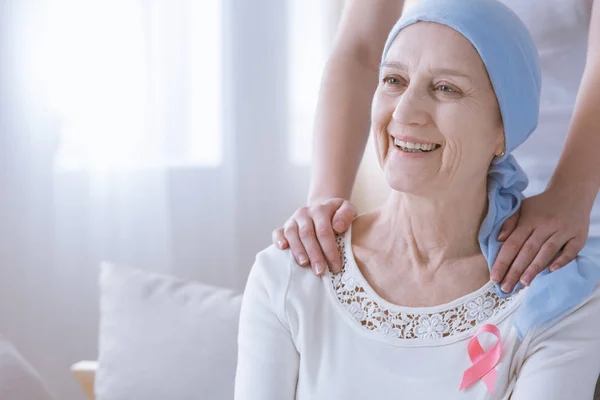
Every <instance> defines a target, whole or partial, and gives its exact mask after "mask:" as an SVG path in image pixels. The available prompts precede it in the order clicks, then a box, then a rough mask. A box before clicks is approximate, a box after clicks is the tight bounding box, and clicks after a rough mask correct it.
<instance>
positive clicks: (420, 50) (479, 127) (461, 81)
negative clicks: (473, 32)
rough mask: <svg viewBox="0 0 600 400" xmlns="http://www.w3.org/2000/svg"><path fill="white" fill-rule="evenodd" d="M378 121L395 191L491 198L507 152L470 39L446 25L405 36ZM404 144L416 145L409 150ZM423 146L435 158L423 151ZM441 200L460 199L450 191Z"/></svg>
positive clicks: (386, 70) (378, 100)
mask: <svg viewBox="0 0 600 400" xmlns="http://www.w3.org/2000/svg"><path fill="white" fill-rule="evenodd" d="M432 48H436V49H437V51H435V52H430V51H429V50H428V49H432ZM371 120H372V131H373V137H374V140H375V144H376V148H377V156H378V159H379V163H380V165H381V166H382V167H383V170H384V173H385V176H386V178H387V182H388V184H389V186H390V188H392V189H394V190H399V191H403V192H410V193H412V192H413V191H421V190H431V188H432V187H435V188H436V190H440V189H441V188H446V189H447V190H451V189H452V188H455V187H468V188H469V190H470V191H471V190H472V193H484V192H485V186H486V183H487V169H488V166H489V165H490V162H491V160H492V158H493V156H494V155H499V154H501V153H502V152H503V151H504V134H503V129H504V127H503V125H502V117H501V114H500V109H499V107H498V101H497V99H496V95H495V93H494V89H493V88H492V85H491V84H490V80H489V77H488V74H487V71H486V68H485V65H484V64H483V62H482V60H481V58H480V57H479V55H478V53H477V50H476V49H475V47H473V45H472V44H471V43H470V42H469V41H468V40H467V39H466V38H465V37H464V36H463V35H461V34H460V33H458V32H457V31H455V30H454V29H452V28H449V27H447V26H443V25H440V24H435V23H430V22H423V23H419V24H416V25H412V26H409V27H407V28H405V29H403V30H402V31H401V32H400V34H399V35H398V37H397V38H396V40H395V41H394V42H393V44H392V46H391V47H390V49H389V51H388V53H387V58H386V60H385V62H383V63H382V66H381V69H380V83H379V87H378V90H377V91H376V93H375V96H374V98H373V107H372V116H371ZM473 132H478V134H477V135H473ZM396 141H402V142H408V144H407V146H406V148H407V150H404V149H403V147H402V145H401V146H400V147H399V146H397V145H396V143H395V142H396ZM413 143H414V144H413ZM417 143H419V144H417ZM420 143H424V144H425V146H426V150H432V149H433V150H434V151H429V152H423V151H421V147H422V145H421V144H420ZM417 146H418V148H417ZM415 150H418V153H415ZM468 182H470V185H467V183H468ZM425 183H426V184H425ZM407 185H408V186H410V188H409V187H408V186H407ZM463 194H464V193H463ZM439 195H440V196H441V197H442V198H445V199H450V198H452V197H453V196H452V192H446V191H444V190H443V189H442V190H441V191H440V192H439ZM474 197H476V196H474Z"/></svg>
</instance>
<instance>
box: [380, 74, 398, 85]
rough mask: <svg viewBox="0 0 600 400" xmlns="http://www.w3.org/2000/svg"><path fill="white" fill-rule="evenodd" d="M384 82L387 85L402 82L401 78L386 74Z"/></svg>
mask: <svg viewBox="0 0 600 400" xmlns="http://www.w3.org/2000/svg"><path fill="white" fill-rule="evenodd" d="M383 83H385V84H387V85H397V84H399V83H400V79H398V78H395V77H393V76H386V77H385V78H383Z"/></svg>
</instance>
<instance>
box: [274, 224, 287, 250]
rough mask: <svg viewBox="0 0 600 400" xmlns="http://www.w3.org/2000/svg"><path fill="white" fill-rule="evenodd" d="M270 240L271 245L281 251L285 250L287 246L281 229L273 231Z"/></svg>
mask: <svg viewBox="0 0 600 400" xmlns="http://www.w3.org/2000/svg"><path fill="white" fill-rule="evenodd" d="M271 240H272V241H273V244H274V245H275V246H277V247H278V248H280V249H281V250H285V249H287V248H288V246H289V244H288V242H287V240H286V239H285V235H284V233H283V228H277V229H275V230H274V231H273V233H272V234H271Z"/></svg>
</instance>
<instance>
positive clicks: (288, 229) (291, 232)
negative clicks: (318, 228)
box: [283, 218, 308, 267]
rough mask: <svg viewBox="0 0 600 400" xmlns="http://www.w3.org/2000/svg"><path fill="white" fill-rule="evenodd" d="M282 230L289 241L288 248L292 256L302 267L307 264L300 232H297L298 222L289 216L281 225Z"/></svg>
mask: <svg viewBox="0 0 600 400" xmlns="http://www.w3.org/2000/svg"><path fill="white" fill-rule="evenodd" d="M283 232H284V234H285V238H286V239H287V242H288V243H289V246H290V250H291V251H292V254H293V256H294V259H295V260H296V262H297V263H298V265H301V266H303V267H306V266H307V265H308V256H307V253H306V249H305V248H304V245H303V244H302V241H301V240H300V234H299V232H298V224H297V223H296V220H295V219H293V218H290V219H289V220H288V221H287V222H286V223H285V225H284V227H283Z"/></svg>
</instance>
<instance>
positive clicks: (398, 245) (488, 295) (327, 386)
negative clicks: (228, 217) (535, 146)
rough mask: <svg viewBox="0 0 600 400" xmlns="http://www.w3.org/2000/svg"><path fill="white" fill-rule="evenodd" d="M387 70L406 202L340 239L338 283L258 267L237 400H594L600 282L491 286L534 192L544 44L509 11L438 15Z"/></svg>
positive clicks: (409, 24) (332, 276)
mask: <svg viewBox="0 0 600 400" xmlns="http://www.w3.org/2000/svg"><path fill="white" fill-rule="evenodd" d="M382 59H383V65H382V67H381V70H380V71H379V84H378V86H377V89H376V91H375V94H374V97H373V102H372V114H371V115H372V118H371V119H372V132H373V136H374V139H375V142H376V152H377V157H378V160H379V163H380V166H381V168H382V170H383V172H384V175H385V178H386V182H387V184H388V185H389V187H390V189H391V190H390V195H389V196H388V198H387V200H386V202H385V203H384V204H383V205H382V206H381V207H379V208H377V209H375V210H372V211H369V212H367V213H365V214H362V215H360V216H358V217H357V218H356V219H354V221H353V222H352V224H351V227H350V228H349V229H348V231H346V232H345V233H343V234H339V235H338V236H337V238H336V244H337V248H336V250H337V252H338V253H339V256H340V259H341V260H342V265H341V266H340V271H339V273H338V272H337V271H336V272H333V271H334V270H333V267H332V268H331V269H325V270H324V271H322V272H321V273H320V278H315V277H314V276H313V273H312V271H311V270H310V269H308V268H300V267H299V265H298V264H297V263H296V260H295V258H294V256H293V254H292V253H291V251H290V250H283V251H282V250H280V249H278V248H277V247H275V246H272V247H270V248H268V249H266V250H264V251H263V252H261V253H259V254H258V255H257V257H256V261H255V263H254V266H253V268H252V271H251V273H250V276H249V278H248V283H247V286H246V290H245V293H244V298H243V303H242V311H241V316H240V331H239V337H238V343H239V351H238V354H239V360H238V369H237V378H236V393H235V398H236V400H254V399H256V400H258V399H260V400H265V399H267V400H269V399H273V400H275V399H277V400H287V399H290V400H291V399H298V400H302V399H311V400H319V399H332V398H343V399H349V400H352V399H364V398H388V397H389V396H390V394H391V393H398V394H399V396H400V397H401V398H410V399H447V400H452V399H456V400H458V399H462V400H464V399H470V400H488V399H493V400H508V399H510V400H531V399H556V400H562V399H571V398H572V399H585V398H591V396H592V393H593V389H594V383H595V380H596V379H597V376H598V373H599V372H600V336H598V334H597V332H598V330H599V329H600V288H598V287H597V286H596V283H597V281H598V279H599V278H600V268H599V267H598V266H597V265H596V264H594V263H593V262H591V261H590V260H589V259H587V258H585V257H578V258H577V259H576V260H575V262H573V263H572V264H570V265H568V266H565V267H564V268H563V269H561V270H559V271H558V272H556V273H553V274H549V275H542V276H541V278H538V279H536V280H535V281H534V282H533V283H532V285H531V286H529V287H526V288H521V287H519V288H518V289H517V290H516V291H515V292H514V293H503V292H502V291H501V290H500V287H499V285H497V284H495V283H494V282H493V281H491V280H490V270H489V269H490V267H491V265H492V263H493V261H494V260H495V258H496V256H497V254H498V249H499V247H500V243H499V242H498V241H497V239H496V238H497V234H498V231H499V229H500V226H501V225H502V224H503V223H504V221H506V219H507V218H509V217H510V216H511V215H512V214H514V212H515V211H516V210H517V209H518V207H519V204H520V200H521V198H522V196H523V194H522V191H523V189H524V188H525V186H526V176H525V174H524V172H523V171H522V170H521V168H520V166H519V165H518V163H517V161H516V159H515V158H514V157H513V156H512V154H511V152H512V151H513V150H514V149H516V148H517V147H519V146H520V145H521V144H522V143H523V142H524V141H525V140H527V138H528V137H529V135H530V134H531V133H532V132H533V130H534V129H535V127H536V125H537V119H538V112H539V104H540V90H541V82H540V81H541V79H540V66H539V59H538V55H537V51H536V48H535V46H534V45H533V41H532V38H531V35H530V34H529V32H528V31H527V29H526V27H525V26H524V24H523V23H522V22H521V21H520V20H519V19H518V18H517V17H516V15H515V14H514V13H513V12H512V11H510V9H508V8H507V7H506V6H504V5H503V4H502V3H500V2H498V1H496V0H462V1H460V2H457V1H455V0H424V1H422V2H421V3H419V4H418V5H416V6H415V7H413V8H412V9H411V10H409V12H407V13H406V14H405V15H404V16H403V17H402V18H401V19H400V20H399V21H398V22H397V23H396V25H395V26H394V28H393V29H392V31H391V32H390V34H389V37H388V41H387V43H386V46H385V48H384V51H383V56H382ZM507 59H510V60H511V62H510V63H506V62H505V60H507ZM373 73H374V74H375V73H376V71H373ZM342 84H347V85H358V84H359V83H357V82H342ZM347 118H349V117H347ZM300 232H303V231H302V230H300ZM549 293H551V294H552V297H553V298H560V301H558V302H557V301H549V300H548V297H549ZM573 332H577V334H576V335H575V336H573ZM565 354H568V357H565Z"/></svg>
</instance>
